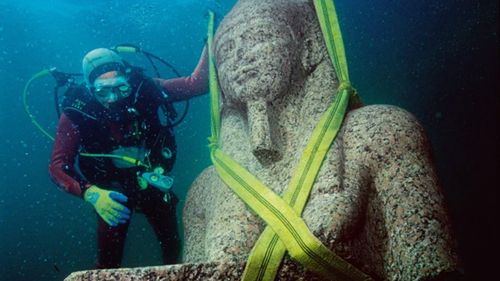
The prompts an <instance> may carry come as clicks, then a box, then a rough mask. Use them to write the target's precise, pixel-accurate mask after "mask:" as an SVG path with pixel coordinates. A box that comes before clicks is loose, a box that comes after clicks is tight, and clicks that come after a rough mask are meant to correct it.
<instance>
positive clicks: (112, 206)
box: [83, 185, 130, 226]
mask: <svg viewBox="0 0 500 281" xmlns="http://www.w3.org/2000/svg"><path fill="white" fill-rule="evenodd" d="M83 198H84V199H85V201H87V202H89V203H90V204H92V206H94V208H95V210H96V212H97V213H98V214H99V216H101V218H102V219H103V220H104V221H105V222H106V223H107V224H109V225H111V226H117V225H118V224H119V223H126V222H127V220H128V219H129V218H130V210H129V209H128V208H127V207H125V206H124V205H122V204H120V203H119V202H122V203H125V202H127V200H128V198H127V196H125V195H123V194H121V193H119V192H116V191H109V190H106V189H102V188H99V187H97V186H95V185H92V186H90V187H89V188H88V189H87V190H86V191H85V194H84V195H83Z"/></svg>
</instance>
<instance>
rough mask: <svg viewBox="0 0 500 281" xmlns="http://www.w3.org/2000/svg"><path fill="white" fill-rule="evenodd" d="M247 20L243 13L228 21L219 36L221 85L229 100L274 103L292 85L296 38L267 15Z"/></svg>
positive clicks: (251, 16) (216, 41) (216, 53)
mask: <svg viewBox="0 0 500 281" xmlns="http://www.w3.org/2000/svg"><path fill="white" fill-rule="evenodd" d="M249 13H250V12H249ZM247 16H248V17H247ZM247 16H245V14H244V12H242V13H240V14H238V16H235V17H233V18H231V19H230V20H228V21H225V22H224V23H223V25H221V27H220V28H219V31H218V33H217V36H216V40H215V44H214V47H215V55H216V59H217V67H218V73H219V79H220V85H221V88H222V90H223V92H224V95H225V98H226V99H229V100H234V101H238V102H241V103H247V102H248V101H251V100H257V99H259V100H262V99H264V100H265V101H272V100H274V99H276V97H277V96H278V95H280V94H282V93H283V92H284V91H285V90H286V89H287V87H288V83H289V81H290V75H291V62H292V54H291V49H292V48H291V47H290V46H291V45H292V44H294V40H293V35H292V32H291V29H290V28H289V27H288V26H286V25H284V24H283V23H281V22H279V21H277V20H273V19H272V18H269V17H266V16H265V15H260V14H258V13H256V12H254V13H251V15H247ZM259 16H260V17H259Z"/></svg>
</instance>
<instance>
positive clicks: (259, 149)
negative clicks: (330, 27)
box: [214, 0, 321, 163]
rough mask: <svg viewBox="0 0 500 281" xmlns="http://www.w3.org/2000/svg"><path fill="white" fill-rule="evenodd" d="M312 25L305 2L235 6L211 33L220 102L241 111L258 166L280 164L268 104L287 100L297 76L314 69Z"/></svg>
mask: <svg viewBox="0 0 500 281" xmlns="http://www.w3.org/2000/svg"><path fill="white" fill-rule="evenodd" d="M315 21H316V18H315V16H314V10H313V7H312V4H311V3H309V1H306V0H273V1H268V0H240V1H239V2H238V3H237V4H236V6H235V7H234V8H233V9H232V11H231V12H230V13H229V14H228V15H227V16H226V18H225V19H224V21H223V22H222V23H221V25H220V27H219V28H218V30H217V34H216V36H215V41H214V51H215V56H216V61H217V68H218V74H219V80H220V85H221V89H222V92H223V95H224V97H223V99H224V102H225V103H229V104H235V105H238V106H240V107H241V108H243V109H244V110H246V112H247V117H248V128H249V134H250V136H249V137H250V140H251V145H252V152H253V153H254V155H255V156H256V157H257V158H258V159H259V161H260V162H261V163H263V162H269V160H270V161H271V162H273V161H276V160H278V159H280V152H279V149H277V148H276V147H275V145H273V138H272V134H271V128H270V125H269V120H268V114H269V112H268V111H269V110H270V109H269V104H270V103H272V102H273V101H275V100H277V99H279V98H280V97H281V96H283V95H287V94H288V92H289V89H290V83H291V81H292V79H293V77H296V76H297V75H298V74H297V73H306V72H309V71H310V70H311V69H312V68H313V67H314V64H318V63H319V60H320V57H321V55H318V54H316V55H314V53H319V51H318V49H320V47H319V44H318V42H317V41H318V40H317V39H318V38H316V37H317V32H316V31H317V30H315V31H314V32H311V30H310V29H311V28H318V27H317V25H318V24H317V23H316V22H315ZM299 76H300V74H299ZM302 76H304V75H302Z"/></svg>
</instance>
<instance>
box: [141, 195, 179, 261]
mask: <svg viewBox="0 0 500 281" xmlns="http://www.w3.org/2000/svg"><path fill="white" fill-rule="evenodd" d="M163 195H164V194H163V193H162V192H160V191H159V190H156V189H154V188H148V189H147V190H144V191H142V194H141V202H140V204H141V209H142V211H143V213H144V215H145V216H146V218H147V219H148V221H149V223H150V224H151V226H152V227H153V229H154V231H155V233H156V237H157V238H158V240H159V241H160V245H161V250H162V255H163V263H164V264H174V263H177V262H178V261H179V260H178V259H179V252H180V241H179V234H178V232H177V217H176V212H175V206H176V204H177V201H178V199H177V197H175V195H173V194H172V196H171V199H170V202H169V203H167V202H165V201H164V200H163Z"/></svg>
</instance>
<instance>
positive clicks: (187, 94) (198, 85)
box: [154, 47, 208, 101]
mask: <svg viewBox="0 0 500 281" xmlns="http://www.w3.org/2000/svg"><path fill="white" fill-rule="evenodd" d="M154 80H155V82H156V83H157V85H158V86H160V87H161V88H162V89H163V90H165V91H166V92H167V94H168V99H169V100H170V101H180V100H186V99H189V98H191V97H194V96H199V95H202V94H205V93H206V92H208V52H207V47H205V48H203V52H202V54H201V57H200V60H199V62H198V65H197V66H196V68H195V70H194V71H193V73H192V74H191V76H188V77H180V78H174V79H161V78H154Z"/></svg>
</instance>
